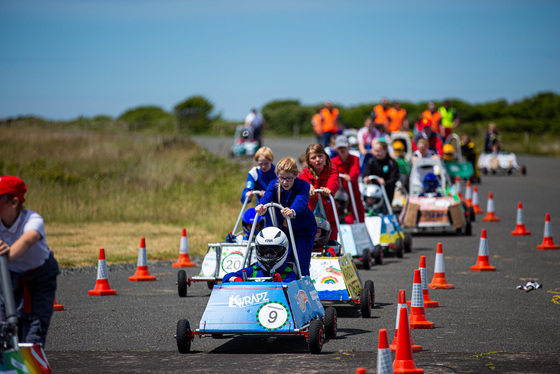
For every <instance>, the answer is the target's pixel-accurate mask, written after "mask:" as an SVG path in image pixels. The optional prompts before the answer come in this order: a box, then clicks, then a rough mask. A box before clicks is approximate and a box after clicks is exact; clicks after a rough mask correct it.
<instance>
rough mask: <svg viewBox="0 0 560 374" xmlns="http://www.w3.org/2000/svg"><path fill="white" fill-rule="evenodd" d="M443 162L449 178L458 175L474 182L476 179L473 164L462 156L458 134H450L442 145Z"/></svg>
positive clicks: (453, 178)
mask: <svg viewBox="0 0 560 374" xmlns="http://www.w3.org/2000/svg"><path fill="white" fill-rule="evenodd" d="M443 148H444V149H443V152H444V154H443V164H444V165H445V169H446V170H447V173H448V174H449V176H450V177H451V180H455V178H456V177H459V178H461V179H463V180H470V181H471V182H474V181H475V179H476V176H475V170H474V167H473V165H472V164H471V163H470V162H468V161H466V160H465V159H464V158H463V153H462V152H461V140H460V139H459V135H457V134H451V135H450V136H449V139H447V141H446V144H445V145H444V146H443Z"/></svg>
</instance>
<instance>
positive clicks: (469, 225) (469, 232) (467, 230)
mask: <svg viewBox="0 0 560 374" xmlns="http://www.w3.org/2000/svg"><path fill="white" fill-rule="evenodd" d="M465 235H466V236H471V235H472V223H471V220H470V219H467V225H466V226H465Z"/></svg>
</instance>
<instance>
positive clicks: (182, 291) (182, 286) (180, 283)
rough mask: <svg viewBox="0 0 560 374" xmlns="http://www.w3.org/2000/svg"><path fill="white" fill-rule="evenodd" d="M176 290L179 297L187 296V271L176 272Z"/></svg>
mask: <svg viewBox="0 0 560 374" xmlns="http://www.w3.org/2000/svg"><path fill="white" fill-rule="evenodd" d="M177 292H178V293H179V297H187V272H186V271H184V270H179V272H178V273H177Z"/></svg>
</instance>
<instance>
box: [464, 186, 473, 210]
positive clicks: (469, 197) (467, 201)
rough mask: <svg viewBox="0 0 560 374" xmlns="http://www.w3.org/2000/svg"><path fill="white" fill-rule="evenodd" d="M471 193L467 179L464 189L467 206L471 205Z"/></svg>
mask: <svg viewBox="0 0 560 374" xmlns="http://www.w3.org/2000/svg"><path fill="white" fill-rule="evenodd" d="M472 194H473V193H472V187H471V181H467V188H466V189H465V204H467V206H468V207H469V208H470V207H471V206H472ZM475 213H476V212H475Z"/></svg>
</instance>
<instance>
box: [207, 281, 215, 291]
mask: <svg viewBox="0 0 560 374" xmlns="http://www.w3.org/2000/svg"><path fill="white" fill-rule="evenodd" d="M215 284H216V283H215V282H208V283H207V285H208V289H209V290H212V289H214V285H215Z"/></svg>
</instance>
